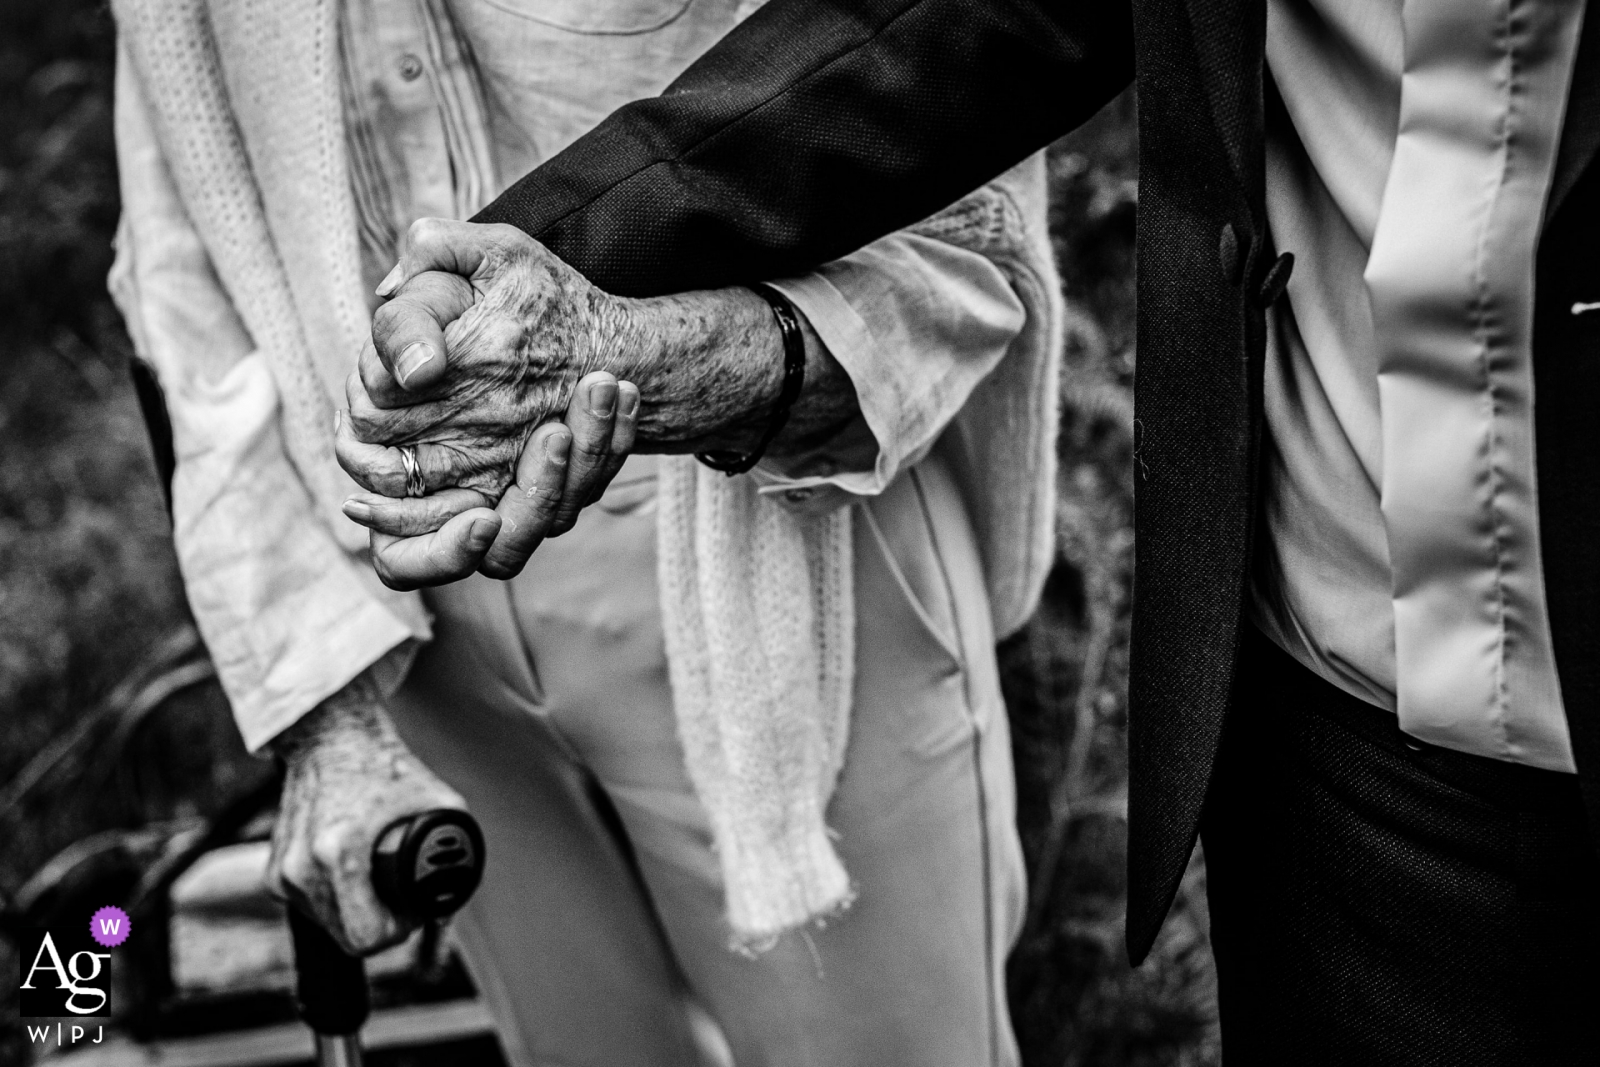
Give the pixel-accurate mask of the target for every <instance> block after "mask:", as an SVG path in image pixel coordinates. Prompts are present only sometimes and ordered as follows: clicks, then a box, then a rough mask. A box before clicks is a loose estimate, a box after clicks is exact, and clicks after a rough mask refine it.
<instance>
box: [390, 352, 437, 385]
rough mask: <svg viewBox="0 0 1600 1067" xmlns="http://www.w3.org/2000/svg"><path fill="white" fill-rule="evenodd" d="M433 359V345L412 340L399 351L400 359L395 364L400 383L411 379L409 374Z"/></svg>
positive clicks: (402, 383)
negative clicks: (404, 348)
mask: <svg viewBox="0 0 1600 1067" xmlns="http://www.w3.org/2000/svg"><path fill="white" fill-rule="evenodd" d="M431 359H433V346H432V345H430V344H428V343H427V342H425V341H413V342H412V343H411V344H409V345H407V346H406V350H405V351H404V352H402V353H400V359H399V361H398V362H397V363H396V364H395V373H396V374H397V375H399V377H400V384H401V385H404V384H406V382H408V381H410V380H411V376H412V375H413V374H415V373H417V371H419V370H421V369H422V368H423V367H425V366H426V365H427V364H428V362H429V361H430V360H431Z"/></svg>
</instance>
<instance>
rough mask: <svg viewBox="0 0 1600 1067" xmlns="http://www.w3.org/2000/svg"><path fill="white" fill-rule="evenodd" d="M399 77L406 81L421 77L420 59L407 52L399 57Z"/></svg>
mask: <svg viewBox="0 0 1600 1067" xmlns="http://www.w3.org/2000/svg"><path fill="white" fill-rule="evenodd" d="M400 77H401V78H403V79H405V80H406V81H408V82H414V81H416V80H417V79H418V78H420V77H422V60H420V59H418V58H417V57H416V56H414V55H412V54H411V53H410V52H407V53H406V54H405V55H403V56H401V57H400Z"/></svg>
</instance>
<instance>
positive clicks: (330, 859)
mask: <svg viewBox="0 0 1600 1067" xmlns="http://www.w3.org/2000/svg"><path fill="white" fill-rule="evenodd" d="M349 852H350V848H349V837H348V835H346V834H345V833H344V832H343V831H342V830H340V829H337V828H335V827H325V828H323V829H321V830H318V831H317V832H316V834H314V835H313V836H312V838H311V858H312V859H313V860H315V861H316V864H317V866H318V867H320V868H321V869H323V870H325V871H337V870H342V869H343V868H344V865H345V863H346V857H347V855H348V854H349Z"/></svg>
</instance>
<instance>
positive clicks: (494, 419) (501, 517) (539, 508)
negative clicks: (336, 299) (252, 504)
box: [336, 219, 639, 588]
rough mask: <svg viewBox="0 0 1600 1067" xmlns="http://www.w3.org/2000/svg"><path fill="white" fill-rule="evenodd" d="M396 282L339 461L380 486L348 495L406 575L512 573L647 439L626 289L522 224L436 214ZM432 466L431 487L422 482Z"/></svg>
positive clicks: (394, 582) (341, 431)
mask: <svg viewBox="0 0 1600 1067" xmlns="http://www.w3.org/2000/svg"><path fill="white" fill-rule="evenodd" d="M391 294H393V299H391V300H390V301H389V302H388V303H387V304H385V305H383V306H382V307H381V308H379V310H378V312H377V314H376V315H375V316H374V318H373V338H372V341H371V343H369V344H368V345H367V346H366V349H365V351H364V352H363V353H362V356H361V360H360V364H359V368H358V370H357V371H356V372H355V373H353V374H351V376H350V378H349V380H348V381H347V383H346V389H345V391H346V399H347V401H348V404H349V411H348V417H347V418H341V419H340V420H339V425H338V431H337V435H336V447H337V451H338V456H339V461H340V463H341V464H342V465H343V466H344V468H345V470H347V471H348V472H349V473H350V474H351V476H352V477H354V478H355V479H356V481H357V482H359V483H360V484H361V485H363V486H364V487H365V488H367V489H368V490H370V492H369V493H366V494H361V495H358V496H356V497H353V498H351V500H350V501H348V502H347V503H346V504H345V513H346V514H347V515H349V516H350V518H352V519H354V520H355V521H356V522H359V523H361V524H362V525H364V526H367V527H368V528H369V529H370V530H371V531H372V548H373V564H374V567H375V568H376V569H377V572H378V574H379V575H380V577H382V579H383V580H384V581H385V582H386V583H387V584H389V585H390V586H393V587H395V588H415V587H416V586H419V585H431V584H438V583H440V582H446V581H454V580H456V579H459V578H464V577H466V576H467V575H469V574H471V573H472V572H473V571H475V570H477V571H481V572H482V573H484V574H486V575H489V576H490V577H494V578H509V577H512V576H514V575H515V574H517V573H518V572H519V571H520V570H521V568H522V566H523V564H524V563H525V562H526V561H527V559H528V557H529V555H530V554H531V553H532V552H533V550H534V549H535V548H536V547H538V544H539V542H540V541H541V540H542V539H543V538H544V537H547V536H554V535H557V534H560V533H563V532H565V531H566V530H569V529H571V527H572V524H573V522H574V521H575V520H576V518H577V515H578V512H579V511H580V510H581V509H582V508H583V506H585V505H586V504H588V503H590V502H591V501H592V500H593V499H595V498H596V497H598V496H599V495H600V493H601V492H603V491H604V489H605V487H606V485H607V484H608V483H609V482H610V480H611V478H612V477H613V476H614V475H615V474H616V472H617V470H618V469H619V468H620V467H621V465H622V462H623V460H624V459H625V458H626V457H627V454H628V452H629V451H630V450H631V449H632V447H633V444H634V438H635V429H636V424H637V417H638V412H639V390H638V387H637V386H636V385H634V384H633V383H632V382H631V381H627V380H619V377H618V375H617V373H615V371H616V369H617V368H618V367H619V366H620V360H619V359H618V358H617V357H618V356H619V354H620V353H623V352H625V351H628V350H629V346H626V345H623V344H622V343H621V341H622V340H623V339H622V337H621V336H620V331H621V329H622V325H623V317H622V315H621V313H620V310H619V307H618V304H617V301H616V300H615V298H613V297H611V296H609V295H607V294H606V293H603V292H601V291H600V290H599V289H597V288H595V287H594V286H593V285H590V284H589V283H588V281H586V280H585V279H584V278H583V276H582V275H580V274H578V273H577V272H576V271H574V270H572V269H571V268H570V267H568V266H567V265H566V264H564V263H562V262H561V261H560V260H559V259H557V258H556V257H554V256H553V255H550V254H549V253H548V252H547V251H545V249H544V248H543V246H541V245H539V244H538V243H537V242H535V241H533V240H532V239H531V238H529V237H527V236H526V235H524V234H523V233H522V232H521V231H518V230H515V229H512V228H511V227H507V226H475V225H472V224H469V223H455V222H446V221H442V220H436V219H429V220H424V221H422V222H420V223H418V224H417V225H416V226H414V227H413V228H412V230H411V233H410V235H409V240H408V247H407V250H406V253H405V255H404V256H403V257H402V259H401V261H400V263H399V264H398V265H397V266H396V267H395V269H394V271H393V272H392V273H391V274H390V275H389V277H388V278H386V279H385V280H384V283H383V285H382V286H381V287H380V288H379V295H381V296H389V295H391ZM563 411H565V413H566V417H565V420H564V421H551V420H552V417H553V416H555V415H559V414H560V413H561V412H563ZM403 449H410V450H411V456H412V457H414V468H415V471H414V472H413V471H412V470H408V466H407V459H406V457H405V456H404V455H403ZM419 476H420V481H421V483H422V488H423V489H425V491H426V494H427V495H423V496H408V495H407V492H408V489H411V490H413V491H414V489H415V488H416V486H415V484H414V483H415V480H416V479H417V478H418V477H419Z"/></svg>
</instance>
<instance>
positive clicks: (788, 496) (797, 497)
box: [783, 489, 817, 504]
mask: <svg viewBox="0 0 1600 1067" xmlns="http://www.w3.org/2000/svg"><path fill="white" fill-rule="evenodd" d="M816 493H817V491H816V490H815V489H791V490H789V491H788V492H786V493H784V494H783V499H785V500H787V501H788V502H789V503H791V504H804V503H805V502H806V501H807V500H810V499H811V498H812V497H813V496H815V495H816Z"/></svg>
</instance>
